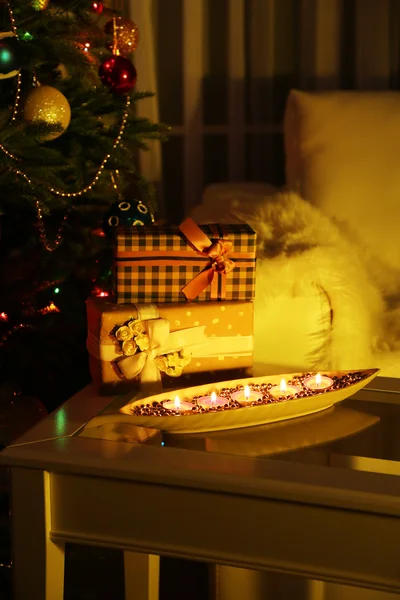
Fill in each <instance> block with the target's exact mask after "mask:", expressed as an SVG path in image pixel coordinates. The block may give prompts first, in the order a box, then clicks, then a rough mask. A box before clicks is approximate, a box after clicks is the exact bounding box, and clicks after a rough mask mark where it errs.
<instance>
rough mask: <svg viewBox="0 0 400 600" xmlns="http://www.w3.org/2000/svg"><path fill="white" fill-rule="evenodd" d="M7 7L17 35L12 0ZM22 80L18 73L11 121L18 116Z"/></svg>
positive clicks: (13, 29) (14, 32) (13, 30)
mask: <svg viewBox="0 0 400 600" xmlns="http://www.w3.org/2000/svg"><path fill="white" fill-rule="evenodd" d="M7 9H8V16H9V18H10V23H11V30H12V32H13V34H14V35H17V25H16V23H15V18H14V12H13V9H12V6H11V2H7ZM21 80H22V75H21V73H18V75H17V91H16V92H15V101H14V107H13V112H12V115H11V122H13V121H15V119H16V118H17V113H18V107H19V101H20V99H21Z"/></svg>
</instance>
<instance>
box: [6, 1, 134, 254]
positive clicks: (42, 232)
mask: <svg viewBox="0 0 400 600" xmlns="http://www.w3.org/2000/svg"><path fill="white" fill-rule="evenodd" d="M7 8H8V13H9V18H10V23H11V28H12V32H13V33H14V35H16V36H17V25H16V20H15V17H14V12H13V9H12V6H11V3H10V2H7ZM114 30H115V26H114ZM114 43H116V42H115V41H114ZM21 81H22V76H21V73H20V72H19V73H18V75H17V85H16V95H15V101H14V105H13V109H12V114H11V118H10V122H14V121H15V120H16V119H17V116H18V114H19V105H20V97H21ZM35 81H37V80H36V78H35ZM130 105H131V99H130V97H129V95H127V97H126V103H125V109H124V112H123V115H122V118H121V123H120V127H119V130H118V133H117V135H116V137H115V138H114V141H113V145H112V149H113V150H115V149H116V148H117V147H118V146H119V144H120V143H121V140H122V136H123V134H124V132H125V128H126V124H127V120H128V116H129V112H128V110H129V107H130ZM0 151H1V152H3V153H4V154H5V155H6V156H7V157H8V158H10V159H11V160H13V161H15V162H22V159H21V158H20V157H18V156H16V155H15V154H13V153H12V152H11V151H10V150H8V149H7V148H6V147H5V146H4V145H3V144H0ZM110 158H111V153H108V154H106V155H105V156H104V158H103V160H102V162H101V163H100V166H99V167H98V169H97V170H96V173H95V175H94V177H93V178H92V180H91V182H90V183H89V184H88V185H86V186H84V187H83V188H81V189H80V190H76V191H73V192H67V191H65V190H59V189H56V188H54V187H50V186H46V187H47V189H48V191H49V192H50V193H51V194H53V195H55V196H60V197H63V198H79V197H81V196H83V195H85V194H87V193H88V192H90V191H92V190H93V188H94V187H95V185H96V184H97V182H98V181H99V179H100V177H101V176H102V174H103V172H104V168H105V167H106V165H107V163H108V161H109V160H110ZM12 171H13V172H14V173H15V174H16V175H17V176H19V177H23V178H24V179H25V181H27V183H28V184H29V185H30V186H31V187H32V188H35V182H34V181H33V180H32V178H30V177H28V175H26V173H25V172H24V171H23V170H22V169H20V168H18V169H12ZM112 181H113V178H112ZM40 184H41V182H40ZM35 205H36V213H37V221H38V230H39V236H40V240H41V242H42V245H43V247H44V248H45V249H46V250H47V251H48V252H54V250H56V249H57V248H58V246H59V245H60V244H61V242H62V241H63V231H64V227H65V225H66V223H67V220H68V217H69V214H70V212H71V211H72V210H73V209H74V206H73V204H71V205H70V206H69V207H68V209H67V210H66V212H65V214H64V217H63V218H62V221H61V224H60V226H59V227H58V230H57V232H56V234H55V238H54V240H53V241H52V242H50V240H49V238H48V236H47V232H46V227H45V223H44V216H43V209H42V206H41V203H40V201H39V200H36V202H35Z"/></svg>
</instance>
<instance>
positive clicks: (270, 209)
mask: <svg viewBox="0 0 400 600" xmlns="http://www.w3.org/2000/svg"><path fill="white" fill-rule="evenodd" d="M216 187H217V186H216ZM217 196H218V193H217ZM192 217H193V218H194V219H195V220H197V222H198V223H206V222H208V223H210V222H221V223H230V222H238V221H243V222H246V223H248V224H249V225H250V226H251V227H252V228H253V229H254V230H255V231H256V232H257V235H258V261H257V292H256V304H255V311H256V328H255V335H256V342H257V335H258V331H259V328H258V327H257V322H258V323H262V321H263V319H265V314H264V311H265V310H267V308H265V307H266V306H267V303H266V302H265V300H266V299H268V298H272V297H273V298H274V299H275V300H276V299H278V301H279V298H280V297H286V298H287V297H288V296H292V297H293V298H295V297H298V296H301V295H307V294H309V293H310V288H314V289H315V288H317V290H319V291H320V292H321V293H322V294H325V295H326V297H327V298H328V301H329V303H330V306H331V320H332V323H331V326H330V327H329V328H328V332H327V329H326V327H324V328H321V332H320V334H321V336H320V337H321V339H320V342H319V343H318V344H317V346H316V350H315V356H314V357H313V358H314V360H313V363H314V364H315V365H318V366H319V368H332V369H353V368H369V367H373V366H379V365H378V364H377V355H376V354H375V352H374V350H375V349H376V348H377V347H378V348H379V347H382V346H384V344H386V343H387V340H388V333H387V329H386V327H385V318H386V317H385V315H386V314H387V313H385V310H384V306H385V305H384V300H383V295H382V293H381V290H380V289H379V286H378V283H377V282H376V281H374V280H373V279H372V278H371V276H370V273H369V271H368V270H367V267H366V265H365V264H364V261H363V255H362V252H360V249H359V248H358V247H356V246H354V245H353V244H352V242H351V241H349V240H347V239H346V237H345V236H344V235H343V234H342V233H341V232H340V230H339V228H338V226H337V225H336V224H335V223H334V222H333V221H332V220H331V219H330V218H328V217H326V216H324V215H323V214H322V213H321V212H320V211H319V210H318V209H317V208H316V207H313V206H312V205H310V204H309V203H307V202H306V201H304V200H303V199H302V198H301V197H300V196H299V195H298V194H296V193H294V192H289V191H285V190H283V191H277V192H275V193H271V194H270V195H269V196H264V197H261V198H260V196H259V195H258V196H257V197H256V196H255V195H252V194H251V193H250V194H247V195H246V193H245V192H243V191H242V192H241V193H240V194H239V197H238V196H237V194H235V191H234V187H232V189H230V190H229V191H228V193H225V195H224V198H223V207H222V205H221V204H218V203H215V202H214V204H213V203H212V202H208V203H207V204H206V205H202V206H200V207H197V208H196V209H195V210H194V211H193V212H192ZM283 317H284V315H283ZM399 323H400V319H399ZM391 328H393V323H391ZM399 332H400V328H399ZM389 337H390V336H389ZM399 339H400V335H399ZM392 342H393V340H391V341H389V345H392ZM384 349H386V348H384ZM288 352H290V340H288Z"/></svg>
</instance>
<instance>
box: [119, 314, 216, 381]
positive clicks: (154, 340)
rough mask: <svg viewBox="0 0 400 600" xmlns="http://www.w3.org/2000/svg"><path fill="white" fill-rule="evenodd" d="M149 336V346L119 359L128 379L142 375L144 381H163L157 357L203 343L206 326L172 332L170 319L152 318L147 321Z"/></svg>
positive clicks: (121, 368)
mask: <svg viewBox="0 0 400 600" xmlns="http://www.w3.org/2000/svg"><path fill="white" fill-rule="evenodd" d="M144 324H145V328H146V333H147V335H148V337H149V348H148V350H143V351H142V352H138V353H137V354H134V355H133V356H125V357H124V358H121V359H120V360H119V361H118V363H117V364H118V368H119V370H120V371H121V373H122V374H123V375H124V377H126V379H134V378H135V377H137V376H138V375H140V380H141V382H142V383H153V382H157V381H161V373H160V370H159V368H158V367H157V364H156V358H157V357H158V356H161V355H163V354H169V353H170V352H179V351H180V350H182V349H183V348H190V346H193V345H196V344H201V343H202V342H204V340H205V326H198V327H190V328H188V329H181V330H179V331H173V332H172V333H170V328H169V321H168V319H161V318H158V319H150V320H149V321H145V322H144Z"/></svg>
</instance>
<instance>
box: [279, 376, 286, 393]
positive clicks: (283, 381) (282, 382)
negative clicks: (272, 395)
mask: <svg viewBox="0 0 400 600" xmlns="http://www.w3.org/2000/svg"><path fill="white" fill-rule="evenodd" d="M280 388H281V392H286V381H285V380H284V379H283V378H282V379H281V384H280Z"/></svg>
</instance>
